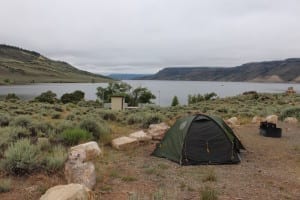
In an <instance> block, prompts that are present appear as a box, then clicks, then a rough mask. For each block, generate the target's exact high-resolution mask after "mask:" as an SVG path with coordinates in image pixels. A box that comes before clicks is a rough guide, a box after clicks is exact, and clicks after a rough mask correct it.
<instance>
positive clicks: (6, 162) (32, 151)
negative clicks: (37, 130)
mask: <svg viewBox="0 0 300 200" xmlns="http://www.w3.org/2000/svg"><path fill="white" fill-rule="evenodd" d="M39 152H40V150H39V148H38V147H37V146H35V145H32V144H30V141H29V140H28V139H22V140H19V141H17V142H15V143H12V144H11V145H10V146H9V147H8V149H7V150H6V151H5V152H4V158H3V160H2V162H1V168H2V169H4V170H5V171H7V172H8V173H10V174H15V175H25V174H27V173H31V172H33V171H34V170H36V169H37V168H38V167H39V166H40V162H39Z"/></svg>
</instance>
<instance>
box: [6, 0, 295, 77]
mask: <svg viewBox="0 0 300 200" xmlns="http://www.w3.org/2000/svg"><path fill="white" fill-rule="evenodd" d="M299 9H300V2H299V1H298V0H245V1H236V0H206V1H204V0H186V1H183V0H163V1H162V0H144V1H141V0H111V1H104V0H86V1H82V0H43V1H40V0H26V1H24V0H3V1H1V7H0V25H1V29H0V43H6V44H12V45H16V46H20V47H23V48H27V49H31V50H35V51H38V52H41V53H42V54H44V55H45V56H48V57H51V58H53V59H60V60H64V61H67V62H70V63H71V64H73V65H75V66H77V67H79V68H81V69H86V70H89V71H92V72H97V73H110V72H130V73H132V72H135V73H143V72H146V73H153V72H156V71H157V70H159V69H161V68H163V67H168V66H183V65H186V66H235V65H239V64H242V63H244V62H249V61H260V60H272V59H284V58H287V57H299V52H300V46H299V44H300V37H299V35H300V26H299V22H298V19H300V12H299Z"/></svg>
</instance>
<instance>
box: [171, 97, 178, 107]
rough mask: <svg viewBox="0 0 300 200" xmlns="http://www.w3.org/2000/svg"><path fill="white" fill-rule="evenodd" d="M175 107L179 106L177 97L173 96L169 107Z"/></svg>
mask: <svg viewBox="0 0 300 200" xmlns="http://www.w3.org/2000/svg"><path fill="white" fill-rule="evenodd" d="M177 105H179V101H178V97H177V96H174V97H173V100H172V103H171V106H177Z"/></svg>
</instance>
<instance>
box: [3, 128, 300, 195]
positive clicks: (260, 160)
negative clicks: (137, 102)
mask: <svg viewBox="0 0 300 200" xmlns="http://www.w3.org/2000/svg"><path fill="white" fill-rule="evenodd" d="M278 127H281V128H282V130H283V137H282V138H268V137H263V136H261V135H259V133H258V132H259V131H258V126H257V125H253V124H248V125H243V126H240V127H237V128H234V131H235V133H236V134H237V135H238V136H239V138H240V140H241V141H242V143H243V144H244V146H245V147H246V149H247V151H245V152H242V153H241V158H242V162H241V163H240V164H235V165H198V166H179V165H178V164H177V163H174V162H171V161H168V160H166V159H162V158H157V157H153V156H150V154H151V152H152V151H153V150H154V148H155V145H156V143H155V142H151V143H147V144H142V145H141V146H140V147H138V148H135V149H132V150H127V151H116V150H113V149H112V148H111V147H109V146H105V147H102V149H103V151H104V156H103V157H102V158H99V160H97V161H96V162H95V164H96V169H97V185H96V187H95V189H94V192H95V194H96V196H97V199H108V200H109V199H114V200H115V199H121V200H122V199H149V200H150V199H180V200H181V199H201V191H206V190H208V189H209V190H211V191H213V192H214V193H215V194H216V195H217V196H218V199H225V200H226V199H228V200H229V199H230V200H231V199H235V200H244V199H247V200H248V199H265V200H267V199H270V200H271V199H272V200H273V199H295V200H298V199H300V125H299V123H298V125H289V124H285V123H280V124H279V125H278ZM62 173H63V172H60V173H58V174H55V175H53V174H52V175H47V174H35V175H32V176H30V177H19V178H18V177H14V178H12V182H13V183H12V185H13V189H12V190H11V191H10V192H8V193H0V199H1V200H6V199H9V200H12V199H39V197H40V196H41V194H42V193H44V192H45V191H46V190H47V188H49V187H51V186H54V185H57V184H65V180H64V178H63V174H62ZM2 176H4V175H2Z"/></svg>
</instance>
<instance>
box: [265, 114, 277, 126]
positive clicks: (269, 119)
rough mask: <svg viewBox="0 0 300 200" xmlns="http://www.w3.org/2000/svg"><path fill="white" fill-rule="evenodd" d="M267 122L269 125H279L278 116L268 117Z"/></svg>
mask: <svg viewBox="0 0 300 200" xmlns="http://www.w3.org/2000/svg"><path fill="white" fill-rule="evenodd" d="M266 121H267V122H268V123H273V124H277V123H278V116H277V115H269V116H267V117H266Z"/></svg>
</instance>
